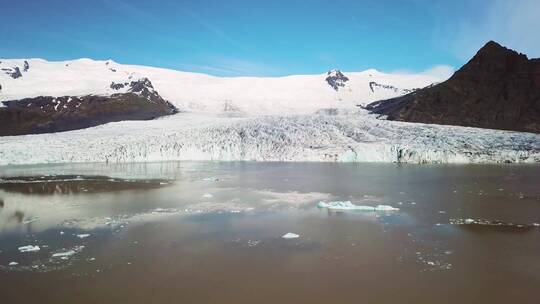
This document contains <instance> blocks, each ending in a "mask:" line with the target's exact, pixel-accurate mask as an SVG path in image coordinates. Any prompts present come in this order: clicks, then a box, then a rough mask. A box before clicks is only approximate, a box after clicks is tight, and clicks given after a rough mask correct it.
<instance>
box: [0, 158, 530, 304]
mask: <svg viewBox="0 0 540 304" xmlns="http://www.w3.org/2000/svg"><path fill="white" fill-rule="evenodd" d="M321 201H322V202H325V203H327V204H332V202H347V201H350V204H352V205H356V206H377V205H384V206H391V207H393V208H396V209H399V210H391V211H375V210H340V209H339V208H321V207H320V206H318V204H319V202H321ZM334 204H335V203H334ZM336 206H339V204H337V205H336ZM539 226H540V166H538V165H411V164H358V163H357V164H339V163H255V162H163V163H135V164H64V165H40V166H37V165H34V166H13V167H0V299H1V302H2V303H325V304H327V303H420V304H422V303H538V299H539V296H538V287H539V286H540V227H539ZM287 233H289V236H291V238H283V236H284V235H286V234H287ZM296 235H297V236H298V237H295V236H296Z"/></svg>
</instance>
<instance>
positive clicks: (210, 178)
mask: <svg viewBox="0 0 540 304" xmlns="http://www.w3.org/2000/svg"><path fill="white" fill-rule="evenodd" d="M202 180H203V181H205V182H217V181H219V178H217V177H205V178H203V179H202Z"/></svg>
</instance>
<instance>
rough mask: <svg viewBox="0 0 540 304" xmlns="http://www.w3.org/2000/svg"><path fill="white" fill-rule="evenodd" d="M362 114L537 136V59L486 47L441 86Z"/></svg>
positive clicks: (539, 97)
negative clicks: (530, 133)
mask: <svg viewBox="0 0 540 304" xmlns="http://www.w3.org/2000/svg"><path fill="white" fill-rule="evenodd" d="M366 108H367V109H368V110H370V111H372V112H373V113H377V114H383V115H386V116H387V117H388V119H391V120H401V121H409V122H421V123H434V124H445V125H459V126H469V127H480V128H490V129H503V130H513V131H525V132H534V133H540V59H528V58H527V56H526V55H524V54H520V53H518V52H516V51H514V50H511V49H508V48H506V47H503V46H501V45H500V44H498V43H496V42H494V41H489V42H488V43H486V44H485V45H484V46H483V47H482V48H481V49H480V50H479V51H478V52H477V53H476V55H475V56H474V57H473V58H472V59H471V60H470V61H469V62H467V63H466V64H465V65H464V66H463V67H462V68H461V69H459V70H458V71H456V72H455V73H454V75H453V76H452V77H450V78H449V79H448V80H446V81H445V82H442V83H439V84H437V85H434V86H430V87H426V88H423V89H420V90H417V91H415V92H412V93H410V94H407V95H404V96H400V97H395V98H391V99H386V100H381V101H376V102H374V103H371V104H369V105H368V106H367V107H366Z"/></svg>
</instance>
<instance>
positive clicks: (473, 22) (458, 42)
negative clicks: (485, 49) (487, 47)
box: [438, 0, 540, 60]
mask: <svg viewBox="0 0 540 304" xmlns="http://www.w3.org/2000/svg"><path fill="white" fill-rule="evenodd" d="M480 11H481V14H480V15H479V16H472V17H471V18H468V19H469V20H464V21H463V22H461V23H460V24H459V25H458V26H457V28H456V27H455V26H452V27H449V26H448V27H446V28H444V30H443V31H442V32H441V33H438V36H439V37H441V39H442V40H444V41H443V43H444V44H446V45H447V46H448V47H449V48H450V49H451V50H452V51H453V52H454V53H455V54H456V55H457V56H458V57H459V58H461V59H463V60H466V59H468V58H470V57H471V56H472V55H473V54H474V53H475V51H476V50H478V49H479V48H480V47H481V46H482V45H483V44H484V43H486V42H487V41H489V40H495V41H497V42H499V43H501V44H503V45H505V46H507V47H509V48H512V49H516V50H518V51H520V52H522V53H526V54H528V55H529V56H532V57H540V35H539V34H538V29H540V1H538V0H520V1H506V0H494V1H482V7H481V10H480Z"/></svg>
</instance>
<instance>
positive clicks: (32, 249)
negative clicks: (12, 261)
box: [19, 245, 40, 252]
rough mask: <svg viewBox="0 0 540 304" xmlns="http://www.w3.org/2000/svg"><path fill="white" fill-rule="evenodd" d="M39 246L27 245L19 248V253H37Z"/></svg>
mask: <svg viewBox="0 0 540 304" xmlns="http://www.w3.org/2000/svg"><path fill="white" fill-rule="evenodd" d="M39 249H40V248H39V246H37V245H36V246H34V245H27V246H21V247H19V251H20V252H35V251H39Z"/></svg>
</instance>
